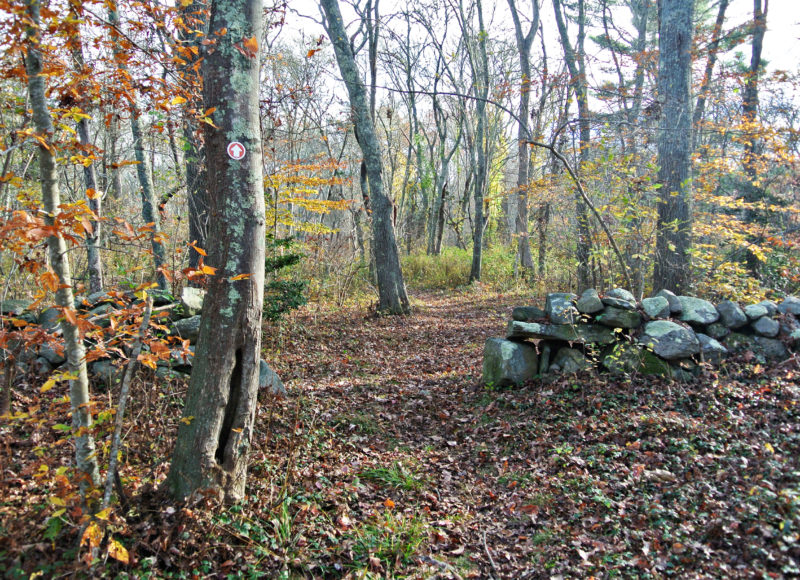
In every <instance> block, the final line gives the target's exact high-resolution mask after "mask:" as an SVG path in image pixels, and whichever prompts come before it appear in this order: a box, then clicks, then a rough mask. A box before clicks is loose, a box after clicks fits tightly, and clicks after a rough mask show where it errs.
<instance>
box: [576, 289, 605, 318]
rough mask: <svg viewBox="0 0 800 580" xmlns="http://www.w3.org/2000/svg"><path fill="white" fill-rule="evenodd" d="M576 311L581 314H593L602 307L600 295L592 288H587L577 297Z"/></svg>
mask: <svg viewBox="0 0 800 580" xmlns="http://www.w3.org/2000/svg"><path fill="white" fill-rule="evenodd" d="M576 306H577V307H578V312H580V313H581V314H594V313H595V312H600V311H601V310H602V309H603V301H602V300H600V295H599V294H598V293H597V290H595V289H594V288H589V289H587V290H585V291H584V292H583V294H581V297H580V298H578V303H577V305H576Z"/></svg>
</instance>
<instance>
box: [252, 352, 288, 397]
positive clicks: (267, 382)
mask: <svg viewBox="0 0 800 580" xmlns="http://www.w3.org/2000/svg"><path fill="white" fill-rule="evenodd" d="M258 388H259V390H263V389H267V390H268V391H269V392H270V393H271V394H272V395H275V396H277V397H285V396H286V387H285V386H284V385H283V381H282V380H281V378H280V377H279V376H278V373H276V372H275V371H274V370H272V367H270V366H269V365H268V364H267V361H265V360H261V364H260V365H259V368H258Z"/></svg>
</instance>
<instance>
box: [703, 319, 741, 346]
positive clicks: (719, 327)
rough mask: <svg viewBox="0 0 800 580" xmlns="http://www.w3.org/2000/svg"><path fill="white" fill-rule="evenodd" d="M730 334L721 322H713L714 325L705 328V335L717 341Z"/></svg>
mask: <svg viewBox="0 0 800 580" xmlns="http://www.w3.org/2000/svg"><path fill="white" fill-rule="evenodd" d="M742 314H744V313H742ZM730 333H731V329H730V328H728V327H727V326H725V325H724V324H723V323H722V322H715V323H714V324H709V325H708V326H706V334H708V336H710V337H711V338H716V339H717V340H719V339H721V338H725V337H726V336H728V335H729V334H730Z"/></svg>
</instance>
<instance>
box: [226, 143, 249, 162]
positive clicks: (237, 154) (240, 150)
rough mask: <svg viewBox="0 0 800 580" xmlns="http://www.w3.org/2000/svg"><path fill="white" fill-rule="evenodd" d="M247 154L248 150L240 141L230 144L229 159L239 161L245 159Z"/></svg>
mask: <svg viewBox="0 0 800 580" xmlns="http://www.w3.org/2000/svg"><path fill="white" fill-rule="evenodd" d="M245 153H247V149H245V148H244V145H242V144H241V143H239V142H238V141H231V142H230V143H228V157H230V158H231V159H233V160H234V161H239V160H240V159H242V158H244V154H245Z"/></svg>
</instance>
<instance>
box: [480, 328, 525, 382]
mask: <svg viewBox="0 0 800 580" xmlns="http://www.w3.org/2000/svg"><path fill="white" fill-rule="evenodd" d="M522 324H524V323H522ZM537 363H538V358H537V356H536V349H535V348H534V347H533V345H531V344H525V343H522V342H513V341H510V340H504V339H502V338H488V339H486V343H485V345H484V347H483V382H484V384H486V385H493V386H495V387H506V386H511V385H521V384H523V383H524V382H525V381H527V380H529V379H532V378H533V377H535V376H536V373H537V371H538V364H537Z"/></svg>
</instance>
